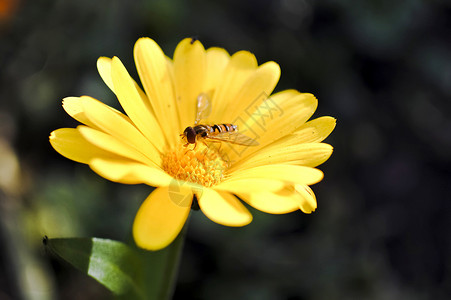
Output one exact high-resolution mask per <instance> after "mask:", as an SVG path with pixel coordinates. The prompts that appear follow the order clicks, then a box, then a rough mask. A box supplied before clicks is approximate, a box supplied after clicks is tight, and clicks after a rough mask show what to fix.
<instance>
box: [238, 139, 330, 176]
mask: <svg viewBox="0 0 451 300" xmlns="http://www.w3.org/2000/svg"><path fill="white" fill-rule="evenodd" d="M332 150H333V148H332V146H330V145H328V144H324V143H307V144H297V145H289V146H286V145H284V146H280V145H279V144H275V143H273V144H269V145H268V146H266V147H264V148H263V149H260V150H258V151H256V152H255V153H253V154H252V155H251V156H249V157H248V158H246V159H243V160H241V161H239V162H238V163H236V164H234V165H233V166H232V168H230V171H231V172H233V171H234V170H238V169H249V168H253V167H258V166H264V165H271V164H295V165H301V166H307V167H316V166H318V165H320V164H322V163H323V162H325V161H326V160H327V159H328V158H329V157H330V156H331V155H332Z"/></svg>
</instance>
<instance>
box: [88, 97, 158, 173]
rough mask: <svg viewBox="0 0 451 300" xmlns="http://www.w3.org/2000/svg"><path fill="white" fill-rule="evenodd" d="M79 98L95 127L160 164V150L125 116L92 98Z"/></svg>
mask: <svg viewBox="0 0 451 300" xmlns="http://www.w3.org/2000/svg"><path fill="white" fill-rule="evenodd" d="M80 99H81V102H82V106H83V111H84V114H85V116H86V117H87V118H88V119H89V120H90V121H91V122H92V123H94V124H95V126H96V127H97V128H100V129H101V130H102V131H104V132H106V133H108V134H110V135H112V136H114V137H116V138H117V139H118V140H120V141H123V142H124V143H126V144H128V145H130V146H132V147H133V148H135V149H136V150H137V151H140V152H141V153H142V154H144V155H146V156H147V157H148V158H149V159H150V160H151V161H153V162H155V163H156V164H158V165H160V164H161V154H160V152H159V151H158V150H157V148H156V147H155V146H154V145H153V144H152V143H150V142H149V140H147V139H146V138H145V137H144V136H143V135H142V133H141V132H140V131H139V130H138V129H137V128H136V127H135V125H133V123H132V122H131V121H130V119H129V118H128V117H127V116H125V115H124V114H122V113H120V112H119V111H117V110H115V109H113V108H111V107H109V106H107V105H105V104H103V103H102V102H100V101H97V100H95V99H93V98H90V97H87V96H83V97H80Z"/></svg>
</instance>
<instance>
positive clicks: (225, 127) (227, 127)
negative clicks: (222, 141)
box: [206, 124, 238, 135]
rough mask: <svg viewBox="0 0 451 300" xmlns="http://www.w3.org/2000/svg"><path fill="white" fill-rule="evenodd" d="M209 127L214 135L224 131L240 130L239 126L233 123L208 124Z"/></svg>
mask: <svg viewBox="0 0 451 300" xmlns="http://www.w3.org/2000/svg"><path fill="white" fill-rule="evenodd" d="M206 126H208V127H209V128H208V129H209V130H208V131H209V133H210V134H212V135H216V134H219V133H222V132H235V131H237V130H238V127H237V126H236V125H233V124H215V125H206Z"/></svg>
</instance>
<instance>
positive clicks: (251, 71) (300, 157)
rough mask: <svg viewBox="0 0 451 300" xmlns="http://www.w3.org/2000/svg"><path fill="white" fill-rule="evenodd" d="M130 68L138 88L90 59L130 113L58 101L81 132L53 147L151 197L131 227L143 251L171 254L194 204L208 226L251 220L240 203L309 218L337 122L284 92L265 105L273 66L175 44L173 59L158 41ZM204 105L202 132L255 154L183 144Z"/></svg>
mask: <svg viewBox="0 0 451 300" xmlns="http://www.w3.org/2000/svg"><path fill="white" fill-rule="evenodd" d="M134 58H135V62H136V66H137V70H138V74H139V77H140V79H141V83H142V86H143V88H144V89H141V88H140V86H139V85H138V84H137V83H136V82H135V81H134V80H133V79H132V78H131V77H130V75H129V74H128V72H127V70H126V69H125V67H124V65H123V64H122V62H121V61H120V60H119V58H117V57H113V58H112V59H110V58H106V57H101V58H99V60H98V61H97V67H98V70H99V73H100V76H101V77H102V79H103V81H104V82H105V83H106V84H107V85H108V87H109V88H110V89H111V90H112V91H113V92H114V93H115V94H116V96H117V98H118V100H119V102H120V104H121V106H122V108H123V110H124V111H125V113H126V114H123V113H121V112H119V111H117V110H115V109H113V108H111V107H109V106H107V105H105V104H103V103H102V102H99V101H98V100H95V99H93V98H91V97H88V96H81V97H68V98H65V99H64V101H63V107H64V109H65V110H66V112H67V113H68V114H69V115H70V116H71V117H73V118H74V119H76V120H78V121H79V122H81V123H83V124H84V125H80V126H78V127H77V128H61V129H58V130H55V131H53V132H52V133H51V135H50V142H51V144H52V146H53V147H54V148H55V149H56V151H58V152H59V153H60V154H62V155H63V156H65V157H67V158H69V159H72V160H74V161H77V162H80V163H85V164H88V165H89V166H90V168H91V169H92V170H94V171H95V172H96V173H97V174H99V175H100V176H102V177H104V178H106V179H108V180H111V181H115V182H120V183H125V184H140V183H144V184H147V185H150V186H154V187H157V188H156V189H155V190H154V191H153V192H152V193H151V194H150V195H149V196H148V197H147V199H146V200H145V201H144V202H143V204H142V205H141V207H140V209H139V211H138V213H137V215H136V217H135V221H134V224H133V236H134V239H135V242H136V244H137V245H138V246H140V247H142V248H145V249H150V250H158V249H161V248H164V247H166V246H167V245H169V244H170V243H171V242H172V241H173V240H174V239H175V237H176V236H177V235H178V233H179V232H180V230H181V228H182V227H183V225H184V223H185V221H186V219H187V217H188V214H189V212H190V209H191V206H192V201H193V198H194V199H197V201H198V204H199V207H200V209H201V210H202V212H203V213H204V214H205V215H206V216H207V217H208V218H210V219H211V220H212V221H214V222H217V223H219V224H223V225H226V226H244V225H247V224H249V223H250V222H251V221H252V215H251V213H250V212H249V211H248V209H247V208H246V207H245V206H244V205H243V203H242V202H241V201H240V200H239V199H238V198H237V197H236V196H238V197H239V198H240V199H242V200H243V201H245V202H246V203H248V204H249V205H250V206H252V207H254V208H256V209H258V210H261V211H264V212H267V213H272V214H284V213H289V212H293V211H296V210H298V209H300V210H302V211H303V212H305V213H310V212H312V211H314V210H315V209H316V198H315V195H314V193H313V192H312V190H311V189H310V187H309V185H312V184H314V183H317V182H319V181H320V180H321V179H322V178H323V173H322V172H321V171H320V170H318V169H316V168H315V167H316V166H318V165H320V164H321V163H323V162H324V161H326V160H327V159H328V158H329V157H330V155H331V154H332V147H331V146H330V145H328V144H325V143H321V141H322V140H324V139H325V138H326V137H327V136H328V135H329V134H330V133H331V132H332V130H333V129H334V127H335V119H334V118H332V117H320V118H317V119H314V120H311V121H308V119H309V118H310V117H311V116H312V114H313V113H314V111H315V109H316V107H317V100H316V98H315V97H314V96H313V95H312V94H306V93H300V92H298V91H295V90H285V91H282V92H279V93H276V94H273V95H271V93H272V91H273V89H274V87H275V86H276V84H277V82H278V80H279V77H280V68H279V66H278V65H277V64H276V63H275V62H267V63H264V64H262V65H260V66H258V64H257V60H256V58H255V56H254V55H253V54H252V53H250V52H247V51H239V52H237V53H235V54H233V55H229V54H228V53H227V52H226V51H225V50H224V49H221V48H209V49H207V50H205V49H204V47H203V46H202V44H201V43H200V42H199V41H194V40H192V39H184V40H183V41H181V42H180V43H179V44H178V46H177V48H176V50H175V53H174V58H173V59H172V60H171V59H169V58H168V57H166V56H165V55H164V53H163V51H162V50H161V49H160V47H159V46H158V45H157V44H156V43H155V42H154V41H153V40H151V39H149V38H141V39H139V40H138V41H137V42H136V44H135V48H134ZM200 95H202V96H205V97H206V98H207V99H209V100H210V103H211V105H210V108H211V113H210V114H209V115H208V117H207V118H206V119H204V120H202V121H201V123H200V124H210V125H213V124H224V123H226V124H234V125H237V126H238V128H239V132H240V133H241V134H244V135H246V136H247V137H249V138H250V139H252V140H254V141H257V142H258V145H251V146H246V145H236V144H234V143H230V142H224V141H222V142H210V141H209V140H208V139H203V138H200V137H199V138H198V141H197V142H196V143H195V144H194V145H193V144H190V145H185V144H186V138H185V139H182V138H181V137H180V135H181V134H182V133H183V132H184V129H185V128H187V127H188V126H194V122H195V119H196V114H197V111H196V107H197V101H198V98H199V96H200ZM269 95H271V96H270V97H269ZM205 115H206V114H205ZM307 121H308V122H307Z"/></svg>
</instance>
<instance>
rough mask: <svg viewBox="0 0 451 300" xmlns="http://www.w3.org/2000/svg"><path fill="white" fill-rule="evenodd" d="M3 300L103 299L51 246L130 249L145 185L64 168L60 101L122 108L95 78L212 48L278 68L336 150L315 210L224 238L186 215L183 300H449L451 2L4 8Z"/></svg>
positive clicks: (84, 1)
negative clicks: (115, 60) (120, 244)
mask: <svg viewBox="0 0 451 300" xmlns="http://www.w3.org/2000/svg"><path fill="white" fill-rule="evenodd" d="M0 18H1V19H0V76H1V77H0V80H1V81H0V200H1V202H0V238H1V241H0V247H1V250H0V299H98V298H103V299H108V298H110V294H109V292H108V291H107V290H105V289H104V288H103V287H102V286H100V285H99V284H98V283H97V282H96V281H94V280H93V279H91V278H89V277H86V276H84V275H83V274H81V273H80V272H78V271H76V270H75V269H73V268H72V267H71V266H69V265H67V264H64V263H61V262H59V261H55V260H53V259H51V258H50V257H49V256H48V255H46V253H45V252H44V251H43V248H42V244H41V239H42V237H43V236H44V235H48V236H49V237H69V236H96V237H102V238H112V239H116V240H121V241H128V240H129V238H130V229H131V224H132V222H133V218H134V215H135V213H136V211H137V209H138V207H139V205H140V203H141V202H142V201H143V200H144V199H145V197H146V196H147V195H148V193H149V192H150V191H151V188H150V187H147V186H125V185H119V184H114V183H111V182H108V181H106V180H104V179H103V178H100V177H99V176H97V175H95V174H94V173H93V172H91V171H90V170H89V168H88V167H86V166H85V165H81V164H77V163H75V162H73V161H70V160H67V159H65V158H63V157H62V156H60V155H59V154H57V153H56V152H55V151H54V150H53V149H52V148H51V147H50V144H49V143H48V135H49V133H50V132H51V131H52V130H54V129H57V128H60V127H74V126H76V122H74V121H73V120H72V119H71V118H70V117H68V116H67V115H66V114H65V113H64V111H63V109H62V107H61V99H62V98H64V97H66V96H79V95H90V96H93V97H96V98H98V99H100V100H102V101H103V102H105V103H107V104H109V105H112V106H115V107H118V103H117V101H116V100H115V99H114V96H113V95H112V93H111V92H110V91H109V90H108V89H107V87H106V86H105V85H104V84H103V82H102V80H101V79H100V77H99V76H98V74H97V71H96V60H97V58H98V57H99V56H109V57H111V56H114V55H116V56H119V57H120V58H121V60H122V61H123V62H124V64H125V65H126V67H127V68H128V70H129V71H130V72H131V74H132V75H133V76H134V77H135V78H136V79H137V76H136V71H135V67H134V63H133V52H132V51H133V45H134V43H135V41H136V40H137V39H138V38H139V37H142V36H148V37H151V38H153V39H154V40H155V41H156V42H157V43H159V45H160V46H161V47H162V49H163V50H164V51H165V53H166V54H167V55H168V56H169V57H172V55H173V51H174V48H175V46H176V45H177V43H178V42H179V41H180V40H181V39H183V38H184V37H188V36H189V37H191V36H195V37H197V38H198V39H200V40H201V42H202V43H203V44H204V45H205V47H211V46H219V47H223V48H225V49H227V50H228V51H229V53H234V52H236V51H238V50H243V49H244V50H249V51H251V52H253V53H255V55H256V57H257V59H258V60H259V63H263V62H265V61H268V60H274V61H276V62H278V63H279V64H280V66H281V69H282V76H281V80H280V82H279V84H278V86H277V88H276V91H280V90H283V89H286V88H296V89H298V90H300V91H302V92H311V93H313V94H315V95H316V96H317V97H318V99H319V107H318V110H317V112H316V113H315V115H314V117H318V116H322V115H330V116H334V117H336V118H337V128H336V129H335V131H334V132H333V134H332V135H331V136H330V137H329V138H328V139H327V140H326V142H328V143H330V144H332V145H333V146H334V148H335V151H334V154H333V155H332V157H331V159H330V160H329V161H327V162H326V163H325V164H324V165H322V166H320V169H322V170H323V171H324V173H325V179H324V180H323V181H322V182H321V183H319V184H316V185H314V186H313V190H314V191H315V193H316V194H317V198H318V209H317V211H316V212H315V213H313V214H311V215H305V214H302V213H301V212H295V213H291V214H288V215H268V214H264V213H260V212H257V211H255V210H252V213H253V214H254V221H253V222H252V223H251V224H250V225H248V226H246V227H244V228H228V227H223V226H221V225H217V224H215V223H213V222H211V221H209V220H208V219H207V218H206V217H205V216H203V215H202V214H201V213H200V212H196V213H194V214H193V215H192V217H191V220H190V227H189V232H188V239H187V241H186V245H185V250H184V253H183V260H182V264H181V270H180V276H179V281H178V286H177V290H176V294H175V298H176V299H220V300H222V299H263V300H266V299H293V300H294V299H299V300H301V299H302V300H304V299H309V300H322V299H389V300H390V299H414V300H415V299H436V300H437V299H449V298H448V297H451V277H450V276H451V260H450V259H451V233H450V229H451V197H450V195H451V98H450V96H451V35H450V33H451V3H450V2H449V1H445V0H443V1H439V0H436V1H434V0H431V1H420V0H406V1H388V0H382V1H377V0H373V1H371V0H363V1H350V0H349V1H338V0H319V1H314V0H310V1H306V0H284V1H271V0H260V1H257V0H253V1H238V0H233V1H225V0H223V1H206V0H198V1H182V0H171V1H163V0H158V1H143V0H141V1H119V0H113V1H111V0H97V1H92V0H76V1H71V0H61V1H50V0H29V1H26V0H22V1H18V0H16V1H13V0H2V1H0Z"/></svg>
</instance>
